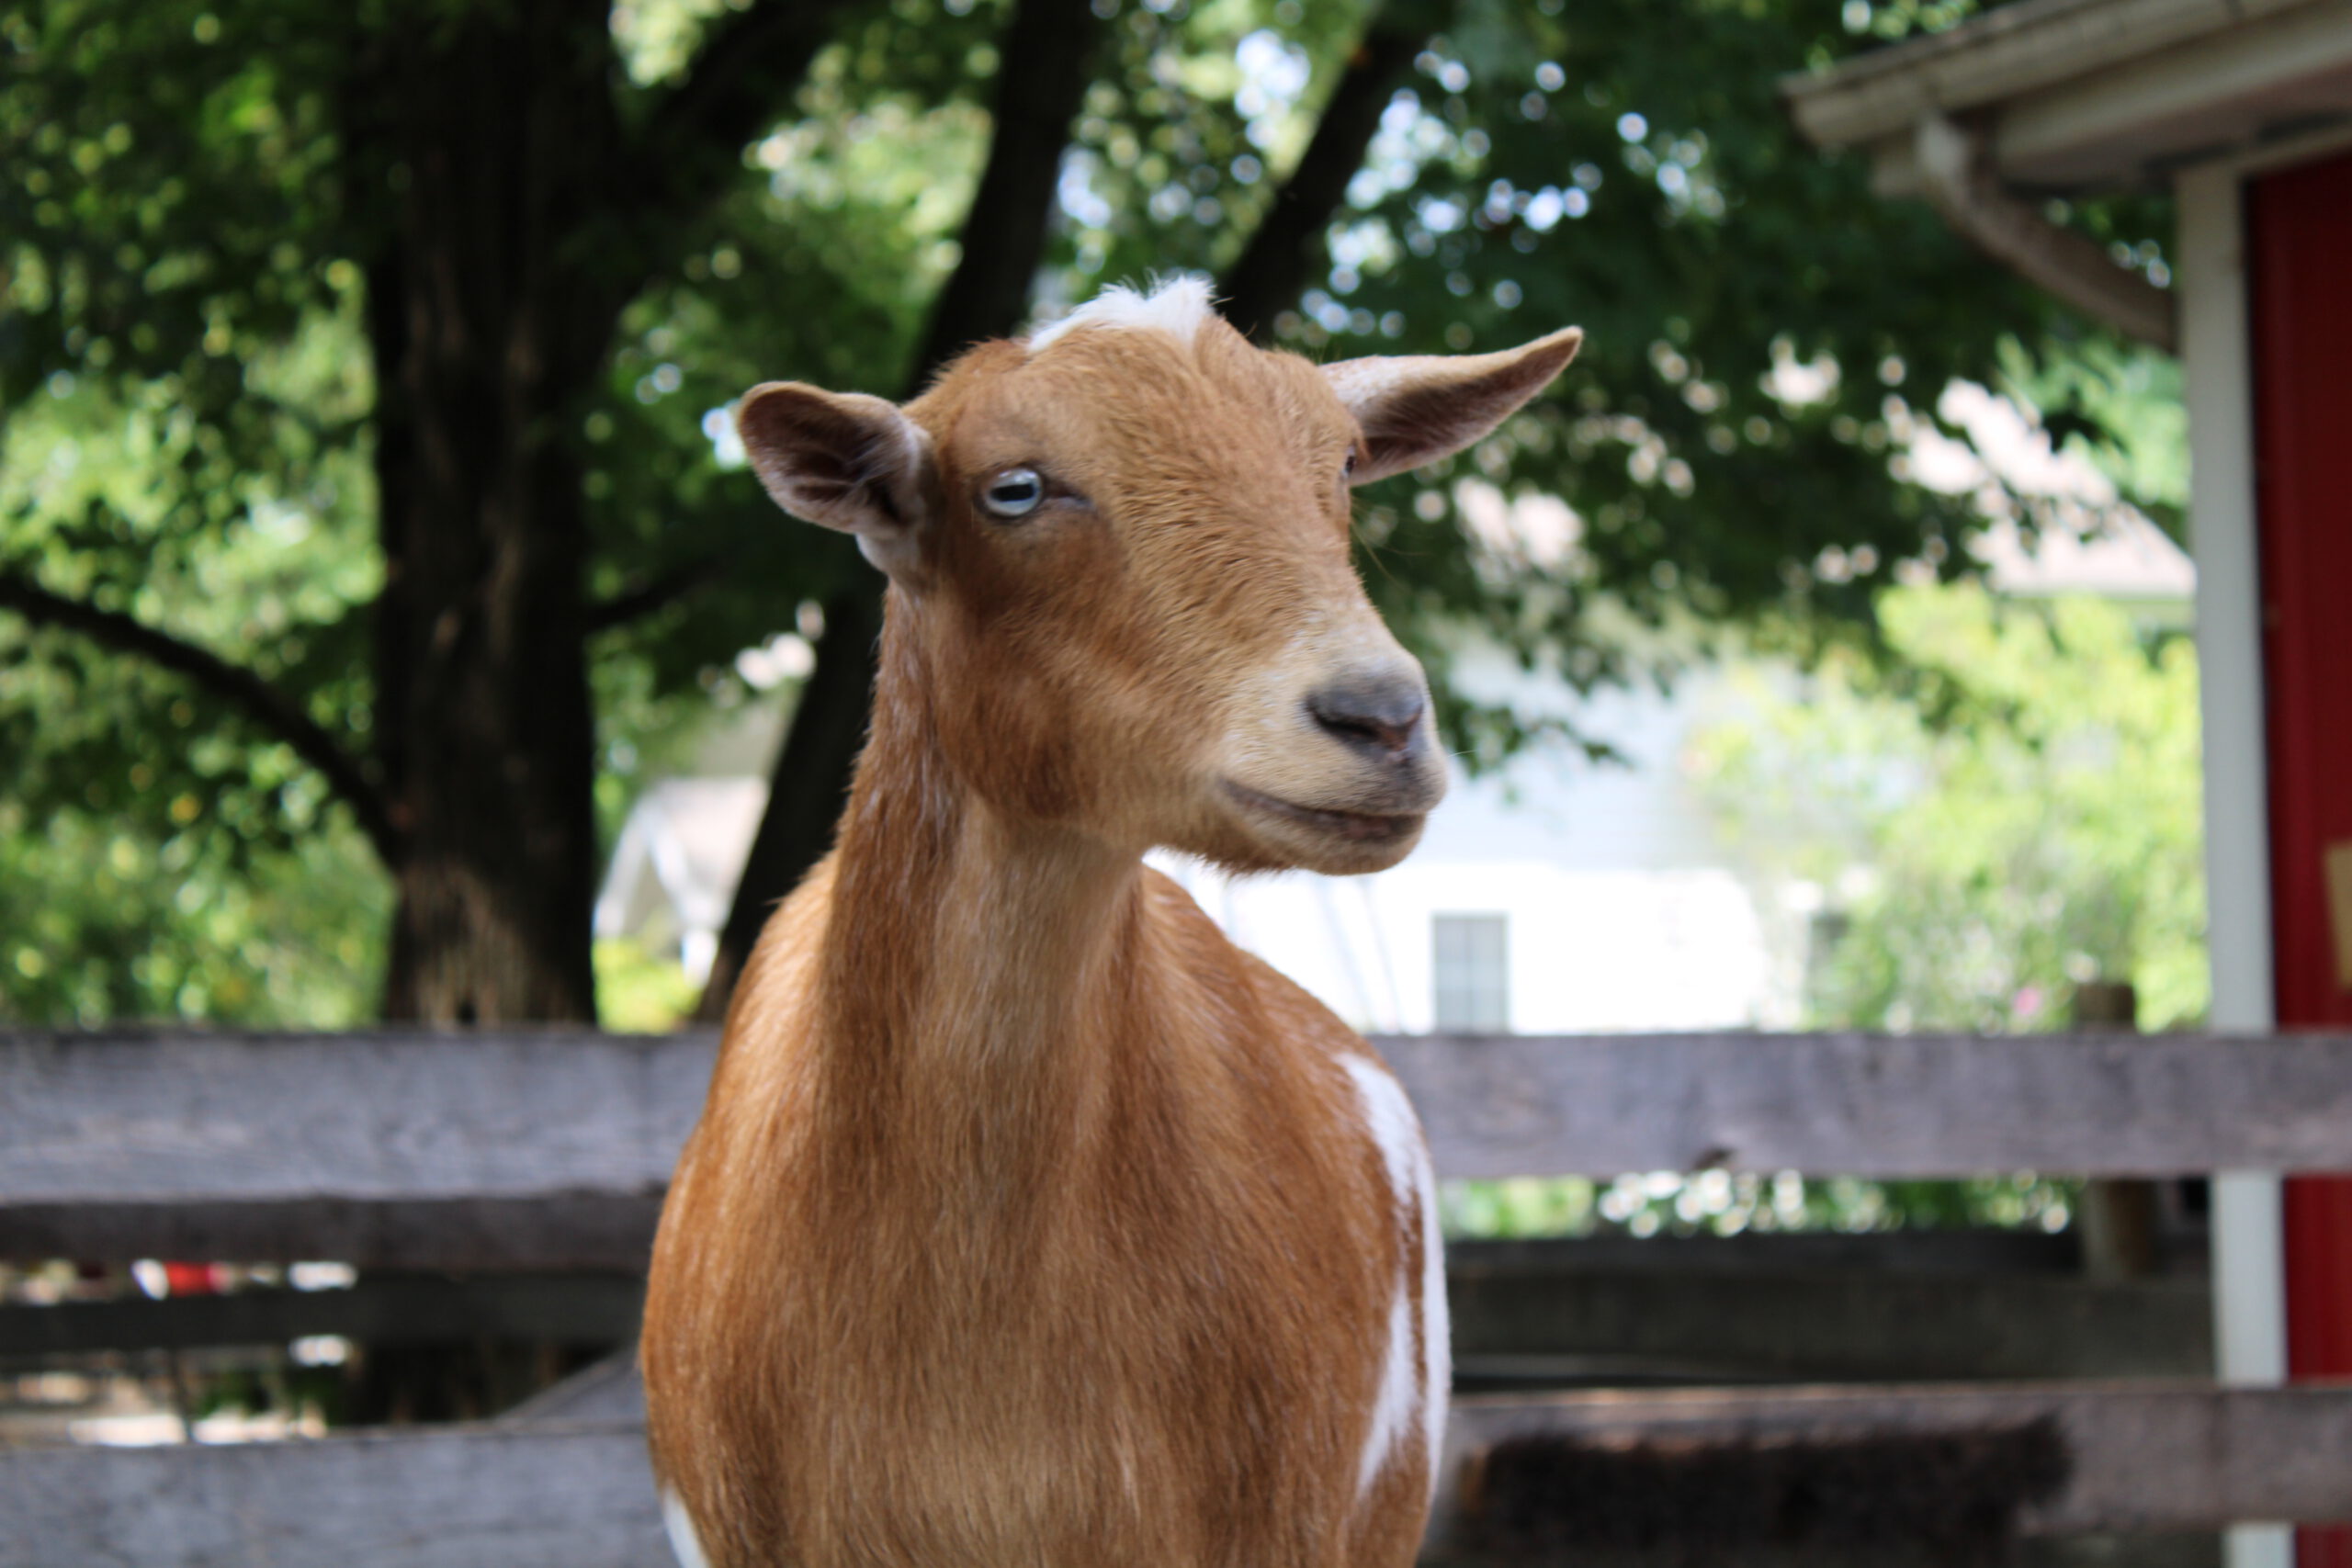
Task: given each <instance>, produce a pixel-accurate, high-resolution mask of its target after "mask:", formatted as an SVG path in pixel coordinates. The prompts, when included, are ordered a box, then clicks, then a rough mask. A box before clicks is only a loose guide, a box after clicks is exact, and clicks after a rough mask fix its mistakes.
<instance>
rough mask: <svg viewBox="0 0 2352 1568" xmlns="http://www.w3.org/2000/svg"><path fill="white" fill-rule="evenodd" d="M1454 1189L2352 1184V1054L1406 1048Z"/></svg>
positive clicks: (2015, 1043)
mask: <svg viewBox="0 0 2352 1568" xmlns="http://www.w3.org/2000/svg"><path fill="white" fill-rule="evenodd" d="M1380 1045H1381V1048H1382V1050H1383V1051H1384V1052H1385V1054H1386V1055H1387V1057H1388V1060H1389V1062H1390V1063H1391V1065H1393V1066H1395V1067H1396V1069H1397V1075H1398V1077H1401V1078H1403V1079H1404V1080H1405V1085H1406V1087H1407V1089H1409V1090H1411V1092H1412V1094H1413V1098H1414V1100H1415V1103H1416V1104H1418V1105H1419V1107H1420V1111H1421V1120H1422V1123H1423V1125H1424V1126H1425V1127H1426V1128H1427V1130H1428V1132H1429V1136H1430V1146H1431V1150H1432V1152H1433V1153H1434V1154H1435V1156H1436V1158H1437V1164H1438V1168H1439V1170H1440V1171H1441V1172H1442V1174H1445V1175H1448V1176H1474V1177H1493V1176H1525V1175H1540V1174H1571V1173H1577V1172H1582V1173H1588V1174H1602V1173H1608V1172H1614V1171H1621V1170H1695V1169H1700V1168H1705V1167H1709V1166H1720V1167H1724V1168H1731V1169H1736V1170H1784V1169H1793V1170H1805V1171H1815V1172H1823V1173H1831V1172H1843V1173H1849V1174H1854V1175H1867V1176H1884V1177H1907V1176H1916V1177H1937V1176H1954V1175H1962V1174H1967V1173H1971V1172H1976V1171H1988V1170H2050V1171H2065V1172H2069V1173H2072V1174H2075V1175H2093V1176H2164V1175H2178V1174H2183V1173H2187V1172H2196V1171H2209V1170H2228V1169H2258V1170H2343V1169H2352V1036H2345V1035H2327V1036H2321V1035H2301V1036H2295V1035H2290V1036H2282V1037H2277V1038H2247V1037H2239V1036H2217V1035H2187V1034H2180V1035H2144V1036H2132V1035H2119V1034H2114V1033H2090V1034H2076V1035H2036V1036H2030V1037H2018V1038H2009V1039H2000V1038H1980V1037H1972V1036H1952V1035H1893V1036H1890V1035H1861V1034H1713V1035H1704V1034H1682V1035H1648V1036H1645V1035H1606V1036H1601V1035H1596V1036H1589V1037H1579V1036H1567V1037H1557V1038H1553V1037H1537V1036H1508V1035H1507V1036H1496V1037H1491V1038H1462V1037H1440V1036H1398V1037H1390V1038H1386V1039H1384V1040H1382V1041H1381V1042H1380Z"/></svg>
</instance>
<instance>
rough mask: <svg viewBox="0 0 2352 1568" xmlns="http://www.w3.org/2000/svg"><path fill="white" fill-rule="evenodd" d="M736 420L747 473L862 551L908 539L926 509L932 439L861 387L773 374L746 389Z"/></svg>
mask: <svg viewBox="0 0 2352 1568" xmlns="http://www.w3.org/2000/svg"><path fill="white" fill-rule="evenodd" d="M735 428H736V430H737V431H738V432H739V433H740V434H741V435H742V437H743V450H744V452H745V453H746V454H747V455H748V456H749V457H751V459H752V472H753V473H755V474H757V475H759V476H760V483H761V484H763V485H764V486H765V487H767V492H768V494H769V495H771V496H772V497H774V498H775V503H776V504H777V505H778V506H781V507H783V508H784V509H785V510H786V512H789V513H792V514H793V515H794V516H795V517H805V518H807V519H808V520H809V522H811V523H821V524H823V525H825V526H826V527H828V528H839V529H841V530H842V532H843V533H846V534H854V535H856V536H857V537H858V543H859V545H860V546H861V547H863V548H865V552H866V555H867V558H869V559H873V560H875V563H876V565H878V566H885V567H886V568H887V565H888V563H887V562H886V561H884V560H882V559H880V558H878V557H877V555H876V548H877V547H889V546H895V545H899V544H901V543H903V542H904V541H906V540H908V539H909V538H910V537H911V536H913V534H914V532H915V530H916V529H917V528H919V527H921V526H922V523H923V520H924V517H925V515H926V513H927V512H928V510H929V506H930V502H929V499H928V498H929V497H930V495H931V493H932V490H933V485H932V479H931V468H932V461H931V437H930V436H929V435H927V434H924V432H923V429H922V426H921V425H919V424H917V423H915V422H914V421H912V420H910V419H909V418H908V417H907V416H906V415H905V414H903V413H900V412H899V410H898V407H897V405H895V404H892V403H888V402H885V401H884V400H882V399H880V398H869V397H867V396H866V395H865V394H864V393H863V392H828V391H823V390H821V389H818V388H815V387H809V386H803V385H802V384H801V383H799V382H797V381H770V382H767V383H766V384H764V385H763V386H758V387H754V388H752V389H751V390H750V391H749V392H747V393H745V394H744V397H743V400H742V402H741V404H739V405H738V406H737V407H736V410H735Z"/></svg>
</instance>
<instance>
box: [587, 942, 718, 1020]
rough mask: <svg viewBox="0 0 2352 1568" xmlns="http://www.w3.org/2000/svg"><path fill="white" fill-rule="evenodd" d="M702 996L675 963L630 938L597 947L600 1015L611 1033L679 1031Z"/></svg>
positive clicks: (691, 1014)
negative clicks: (676, 1029)
mask: <svg viewBox="0 0 2352 1568" xmlns="http://www.w3.org/2000/svg"><path fill="white" fill-rule="evenodd" d="M701 995H702V987H699V986H697V985H695V983H694V982H693V981H692V980H689V979H687V978H686V974H685V971H684V970H683V969H681V968H680V967H679V966H678V964H677V961H676V960H675V959H671V958H661V957H657V956H655V955H654V954H652V953H648V952H646V951H645V949H644V948H643V947H642V946H641V945H639V943H637V942H632V941H630V940H629V939H628V938H627V937H607V938H605V939H604V940H603V941H600V942H597V943H596V1016H597V1017H598V1018H600V1019H601V1020H603V1021H604V1025H605V1028H607V1029H617V1030H620V1031H622V1032H627V1033H632V1034H660V1033H662V1032H666V1031H668V1030H673V1029H675V1028H677V1027H678V1026H679V1025H680V1024H682V1023H684V1021H686V1020H687V1019H688V1018H690V1017H691V1016H693V1013H694V1010H695V998H697V997H699V996H701Z"/></svg>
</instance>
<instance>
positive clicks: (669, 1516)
mask: <svg viewBox="0 0 2352 1568" xmlns="http://www.w3.org/2000/svg"><path fill="white" fill-rule="evenodd" d="M662 1529H663V1531H664V1532H666V1533H667V1534H668V1535H669V1537H670V1551H671V1554H672V1555H673V1556H674V1557H676V1558H677V1560H678V1568H710V1559H709V1558H707V1557H706V1556H704V1555H703V1551H702V1540H701V1538H700V1537H698V1536H696V1535H695V1522H694V1520H692V1519H691V1518H688V1517H686V1506H685V1504H684V1503H682V1502H680V1501H679V1500H678V1495H677V1494H676V1493H675V1492H673V1491H671V1490H670V1489H669V1488H668V1487H666V1486H665V1487H663V1488H662Z"/></svg>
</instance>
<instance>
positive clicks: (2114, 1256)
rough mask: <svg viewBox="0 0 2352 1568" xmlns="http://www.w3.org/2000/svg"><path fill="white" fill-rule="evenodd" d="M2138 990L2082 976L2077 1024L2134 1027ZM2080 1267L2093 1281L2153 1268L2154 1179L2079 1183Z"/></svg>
mask: <svg viewBox="0 0 2352 1568" xmlns="http://www.w3.org/2000/svg"><path fill="white" fill-rule="evenodd" d="M2139 1025H2140V994H2139V992H2138V991H2137V990H2135V989H2134V988H2133V987H2132V986H2131V983H2130V982H2129V981H2122V980H2086V981H2084V982H2083V983H2082V984H2081V985H2079V986H2077V987H2075V1028H2076V1029H2078V1030H2082V1031H2086V1032H2088V1031H2094V1030H2114V1031H2116V1032H2119V1033H2133V1032H2137V1031H2138V1029H2139ZM2079 1219H2080V1223H2081V1224H2082V1229H2083V1269H2084V1272H2086V1273H2087V1274H2088V1275H2090V1277H2091V1278H2093V1279H2095V1280H2141V1279H2145V1278H2147V1277H2148V1276H2149V1275H2151V1274H2154V1272H2155V1271H2156V1261H2157V1259H2156V1184H2155V1183H2154V1182H2153V1181H2134V1180H2129V1179H2098V1180H2091V1181H2086V1182H2084V1183H2083V1196H2082V1203H2081V1208H2080V1211H2079Z"/></svg>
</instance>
